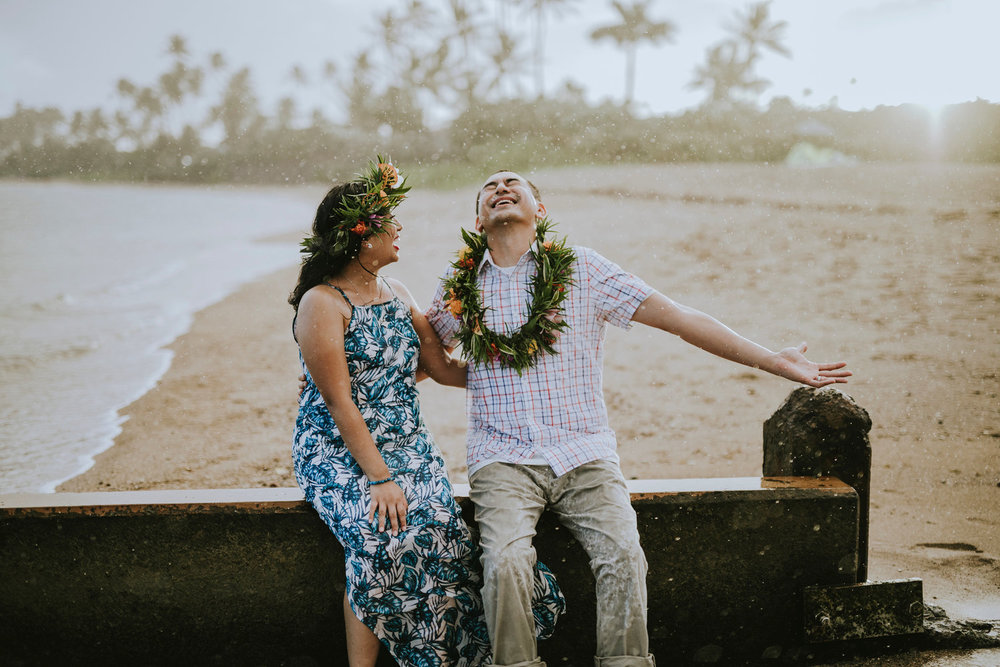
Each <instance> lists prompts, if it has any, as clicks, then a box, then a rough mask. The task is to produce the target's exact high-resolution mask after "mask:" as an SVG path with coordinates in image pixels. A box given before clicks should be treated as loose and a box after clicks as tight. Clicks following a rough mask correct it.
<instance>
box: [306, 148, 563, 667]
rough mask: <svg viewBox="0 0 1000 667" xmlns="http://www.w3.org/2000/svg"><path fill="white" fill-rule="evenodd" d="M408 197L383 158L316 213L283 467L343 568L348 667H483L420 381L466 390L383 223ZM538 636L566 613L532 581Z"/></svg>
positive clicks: (463, 555)
mask: <svg viewBox="0 0 1000 667" xmlns="http://www.w3.org/2000/svg"><path fill="white" fill-rule="evenodd" d="M407 190H408V188H406V187H405V185H404V183H403V182H402V181H400V179H399V175H398V173H397V171H396V169H395V168H394V167H393V166H392V165H391V164H389V163H385V162H383V161H382V159H381V158H379V160H378V162H377V163H371V164H370V165H369V168H368V170H367V171H366V172H365V173H364V174H362V175H361V176H360V177H359V178H358V179H357V180H355V181H352V182H349V183H346V184H342V185H337V186H334V187H333V188H332V189H331V190H330V191H329V192H328V193H327V195H326V197H325V198H324V199H323V201H322V202H321V203H320V205H319V207H318V209H317V211H316V219H315V221H314V223H313V235H312V236H310V237H308V238H307V239H305V240H304V241H303V244H302V245H303V252H304V253H305V255H306V256H305V258H304V260H303V263H302V268H301V271H300V275H299V282H298V285H297V286H296V287H295V290H294V291H293V292H292V295H291V296H290V298H289V302H290V303H291V304H292V306H294V307H295V309H296V316H295V320H294V321H293V332H294V334H295V338H296V341H297V342H298V344H299V350H300V357H301V359H302V362H303V367H304V370H305V378H306V384H305V390H304V391H303V393H302V395H301V397H300V400H299V415H298V419H297V420H296V425H295V426H296V428H295V437H294V442H293V446H292V456H293V460H294V463H295V475H296V479H297V480H298V483H299V486H300V487H302V489H303V491H304V493H305V497H306V500H307V501H308V502H309V503H311V504H312V505H313V507H315V508H316V511H317V512H318V513H319V515H320V517H321V518H322V519H323V520H324V521H325V522H326V524H327V525H328V526H329V527H330V529H331V530H332V531H333V532H334V533H335V534H336V536H337V539H338V540H339V541H340V543H341V544H342V545H343V547H344V553H345V556H346V561H347V562H346V572H347V576H346V578H347V591H346V593H345V596H344V618H345V624H346V631H347V648H348V659H349V661H350V664H351V665H352V667H360V666H365V665H368V666H370V665H374V664H375V661H376V658H377V656H378V652H379V643H380V641H381V643H384V644H385V645H386V647H387V648H388V649H389V652H390V653H391V654H392V656H393V658H394V659H395V660H396V661H397V662H398V663H400V664H402V665H410V664H419V665H479V664H482V663H485V662H487V661H488V659H489V657H490V649H489V638H488V635H487V631H486V626H485V622H484V620H483V614H482V602H481V599H480V597H479V584H480V575H479V573H478V571H477V569H476V568H477V567H478V561H477V559H478V554H477V550H476V546H475V543H474V542H473V541H472V539H471V537H470V534H469V529H468V527H467V526H466V524H465V522H464V521H463V520H462V516H461V510H460V509H459V507H458V505H457V504H456V502H455V499H454V497H453V492H452V487H451V484H450V482H449V481H448V476H447V469H446V467H445V464H444V461H443V460H442V458H441V455H440V452H439V451H438V449H437V447H436V445H435V444H434V441H433V439H432V438H431V436H430V434H429V433H428V431H427V429H426V427H425V426H424V423H423V420H422V419H421V416H420V410H419V404H418V400H417V398H418V397H417V389H416V381H417V373H418V372H420V373H421V374H426V375H428V376H430V377H431V378H433V379H434V380H436V381H437V382H440V383H443V384H448V385H452V386H457V387H464V386H465V369H464V367H461V366H460V365H459V364H458V362H457V361H455V360H453V359H452V358H451V357H450V356H449V355H448V354H447V352H446V351H445V350H444V349H443V348H442V346H441V343H440V341H439V339H438V337H437V336H436V334H435V333H434V331H433V330H432V329H431V327H430V325H429V323H428V322H427V320H426V319H425V318H424V316H423V314H422V313H421V312H420V310H419V308H417V306H416V304H415V303H414V301H413V298H412V297H411V296H410V293H409V292H408V291H407V289H406V287H404V286H403V284H402V283H400V282H399V281H396V280H393V279H388V278H384V277H382V276H380V275H379V272H380V270H381V269H382V268H383V267H385V266H387V265H388V264H391V263H393V262H395V261H397V260H398V258H399V254H398V253H399V246H398V240H399V233H400V231H401V230H402V225H400V224H399V223H398V222H397V221H396V220H395V218H394V217H393V215H392V210H393V209H394V208H395V207H396V206H397V205H398V204H399V203H400V202H401V201H402V199H403V198H404V196H405V193H406V191H407ZM536 592H537V597H538V602H537V603H536V625H538V626H539V628H538V630H539V636H546V635H547V634H550V633H551V631H552V624H554V622H555V618H556V617H557V616H558V614H559V613H560V612H561V611H562V608H563V606H564V602H563V600H562V597H561V594H560V593H559V592H558V588H557V587H556V585H555V581H554V580H553V579H552V577H551V574H549V573H548V571H547V570H545V569H544V568H543V567H542V568H540V569H539V570H538V572H536Z"/></svg>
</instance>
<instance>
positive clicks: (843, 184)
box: [59, 165, 1000, 619]
mask: <svg viewBox="0 0 1000 667" xmlns="http://www.w3.org/2000/svg"><path fill="white" fill-rule="evenodd" d="M531 177H532V180H534V181H535V182H536V183H537V184H538V185H540V186H541V187H542V191H543V194H545V193H548V192H552V193H554V194H552V195H548V194H545V201H546V204H547V206H548V208H549V210H550V211H551V212H552V214H553V217H554V219H555V220H556V221H557V222H560V223H561V224H560V226H559V227H558V228H557V233H558V234H559V235H560V236H561V235H568V236H569V237H570V239H571V242H573V243H579V244H581V245H588V246H591V247H594V248H597V249H598V250H599V251H600V252H602V254H605V256H607V257H609V258H610V259H612V260H614V261H616V262H618V263H619V264H621V265H622V266H624V267H626V268H628V269H629V270H632V271H634V272H635V273H637V274H639V275H640V276H642V277H643V278H644V279H645V280H646V281H647V282H649V283H650V284H651V285H653V286H654V287H656V288H658V289H660V290H661V291H664V292H665V293H667V294H668V295H669V296H671V297H673V298H676V299H677V300H678V301H680V302H682V303H686V304H689V305H692V306H694V307H697V308H699V309H702V310H705V311H706V312H708V313H710V314H713V315H715V316H717V317H718V318H719V319H721V320H722V321H723V322H725V323H726V324H728V325H730V326H731V327H732V328H734V329H735V330H737V331H739V332H741V333H743V334H744V335H746V336H748V337H750V338H752V339H754V340H758V341H760V342H762V343H764V344H765V345H767V346H769V347H772V349H775V348H776V347H778V346H784V345H790V344H797V343H798V342H799V341H800V340H802V339H803V338H804V339H806V340H808V342H809V348H810V352H809V356H810V358H813V359H815V360H817V361H827V360H835V359H839V358H846V359H847V360H848V361H849V362H850V367H851V368H852V370H854V372H855V377H854V378H852V381H851V382H850V383H849V384H847V385H841V387H840V388H842V390H843V391H844V392H845V393H847V394H849V395H851V396H852V397H854V398H855V400H856V401H857V402H858V404H859V405H861V406H862V407H863V408H865V409H866V410H868V411H869V414H870V415H871V417H872V420H873V423H874V426H873V429H872V432H871V434H870V437H871V441H872V449H873V463H872V477H873V480H872V504H871V549H870V555H869V570H870V577H871V578H872V579H873V580H886V579H899V578H908V577H919V578H921V579H923V580H924V593H925V600H926V602H928V603H930V604H936V605H939V606H942V607H943V608H944V609H945V610H946V611H947V612H948V613H949V614H950V615H952V616H953V617H962V616H971V617H977V618H987V619H992V618H1000V574H998V571H1000V568H998V565H997V564H998V562H1000V530H998V529H997V527H998V526H1000V521H998V520H997V518H996V517H995V509H996V507H997V506H998V503H1000V486H998V485H1000V470H998V468H1000V466H998V464H997V458H998V456H997V451H998V450H997V447H998V446H1000V440H998V438H1000V415H998V411H997V410H996V407H995V406H996V395H997V391H998V388H1000V382H998V378H997V375H996V373H995V369H996V368H998V367H1000V350H998V349H997V346H996V345H995V344H993V345H988V344H987V345H986V346H985V348H984V347H983V346H982V345H980V346H979V347H977V346H976V341H989V340H991V339H990V338H989V335H990V334H989V331H990V330H991V327H994V328H995V327H996V326H997V323H998V322H1000V288H998V283H997V278H996V270H995V267H996V262H998V261H1000V257H997V256H996V253H995V250H992V248H993V246H994V245H995V238H996V231H997V229H998V228H1000V203H998V202H996V201H994V200H991V199H990V196H989V194H988V192H989V188H988V185H989V183H995V182H997V181H996V179H998V178H1000V168H992V169H982V168H974V167H968V168H966V167H954V166H949V165H940V166H936V167H935V166H925V165H910V166H904V167H900V166H898V165H893V166H886V165H865V166H861V167H853V168H843V169H841V168H837V169H827V170H822V171H817V170H813V171H810V170H798V171H796V170H790V169H787V168H779V167H772V168H767V167H760V166H755V165H686V166H685V165H667V166H662V167H622V168H618V169H615V170H593V169H579V170H564V171H554V172H545V173H543V174H540V175H535V174H532V175H531ZM817 179H821V180H822V184H821V185H822V187H817V184H816V181H817ZM619 193H621V194H623V195H624V196H619ZM303 196H304V195H303ZM466 199H469V192H467V191H459V192H450V191H449V192H435V191H425V192H414V193H413V194H412V197H411V199H410V200H408V202H407V204H406V205H405V208H403V209H401V216H403V220H404V225H405V229H404V231H403V243H404V245H403V260H402V261H401V262H400V263H399V264H398V265H394V266H393V267H391V269H390V270H388V271H387V274H388V275H393V276H395V277H398V278H401V279H402V280H403V281H404V282H405V283H406V284H407V285H408V286H409V287H410V290H411V292H413V294H414V296H415V297H416V298H417V300H418V302H419V303H421V305H423V306H426V304H427V302H428V301H429V299H430V296H431V294H432V293H433V287H434V284H435V282H436V276H437V274H438V273H439V272H440V271H441V270H443V268H444V267H445V266H446V264H447V262H448V261H449V259H450V253H451V252H453V251H454V249H455V247H457V242H458V241H457V229H458V227H459V226H465V227H466V228H469V227H471V220H470V219H469V218H470V217H471V215H470V214H471V205H468V203H467V202H465V200H466ZM463 203H466V204H467V205H465V206H464V207H463V205H462V204H463ZM466 209H470V210H469V211H466ZM442 211H446V212H447V215H442V214H441V212H442ZM661 218H662V219H666V220H670V221H671V224H670V225H652V226H650V225H648V224H647V225H645V226H641V227H639V228H640V229H642V230H643V232H644V233H645V235H646V237H645V238H644V239H643V242H641V243H636V241H635V240H634V238H630V237H629V235H628V234H627V233H624V232H627V230H628V229H629V228H628V227H619V226H617V225H619V224H622V221H633V220H636V221H642V220H656V219H661ZM607 220H613V221H616V223H615V224H616V226H615V227H614V228H612V230H613V233H609V229H608V226H607V223H606V222H605V221H607ZM626 224H627V223H626ZM746 230H751V232H752V233H747V231H746ZM296 240H297V239H296ZM649 248H654V249H657V250H658V249H659V248H663V251H662V254H663V257H662V258H661V257H657V253H655V252H654V253H651V252H650V249H649ZM658 252H659V250H658ZM956 267H957V268H956ZM296 271H297V267H289V268H286V269H282V270H279V271H277V272H274V273H271V274H270V275H268V276H265V277H264V278H261V279H258V280H255V281H253V282H251V283H247V284H244V285H243V286H241V287H240V288H239V289H238V290H237V291H236V292H234V293H232V294H230V295H229V296H228V297H226V298H224V299H223V300H222V301H220V302H218V303H216V304H214V305H212V306H209V307H208V308H206V309H204V310H202V311H200V312H198V313H197V314H196V315H195V317H194V322H193V323H192V326H191V327H190V329H189V331H188V332H187V333H185V334H184V335H182V336H181V337H179V338H178V339H176V340H175V341H174V343H172V344H171V345H170V346H168V348H169V349H170V350H172V351H173V352H174V358H173V361H172V363H171V365H170V368H169V369H168V370H167V372H166V374H165V375H164V376H163V377H162V378H161V380H160V382H159V383H158V384H157V386H156V387H155V388H154V389H152V390H151V391H149V392H148V393H147V394H145V395H144V396H142V397H141V398H140V399H138V400H137V401H135V402H133V403H132V404H130V405H129V406H127V407H126V408H125V409H124V410H122V411H121V414H122V415H123V416H126V417H127V419H126V421H125V422H124V423H123V424H122V432H121V433H120V434H119V435H118V437H117V438H116V439H115V443H114V445H113V446H112V447H111V448H109V449H108V450H106V451H105V452H103V453H102V454H100V455H98V456H97V457H95V458H96V460H95V464H94V466H93V467H91V468H90V469H89V470H88V471H87V472H85V473H84V474H82V475H80V476H78V477H75V478H73V479H70V480H68V481H66V482H64V483H63V484H61V485H60V486H59V490H60V491H94V490H128V489H160V488H238V487H254V486H279V487H280V486H288V487H291V486H295V481H294V478H293V475H292V472H291V459H290V440H291V432H292V428H293V424H294V417H295V392H296V377H297V376H298V374H299V365H298V358H297V352H296V348H295V344H294V341H293V340H292V337H291V316H292V312H291V308H290V307H289V306H288V305H287V303H285V298H286V296H287V293H288V291H290V289H291V287H292V285H293V283H294V280H295V275H296ZM945 296H947V297H948V298H944V297H945ZM939 297H940V298H941V302H940V303H938V299H939ZM762 314H763V315H764V317H762ZM991 369H993V370H992V371H991ZM793 388H794V385H791V384H789V383H786V382H784V381H781V380H778V379H775V378H772V377H770V376H765V375H764V374H762V373H757V372H754V371H752V370H750V369H744V368H742V367H738V366H734V365H732V364H730V363H728V362H723V361H720V360H716V359H714V358H712V357H709V356H708V355H705V354H704V353H702V352H700V351H697V350H693V349H692V348H690V346H687V345H686V344H683V343H680V342H679V341H676V340H673V339H670V338H669V337H667V336H666V335H664V334H662V333H661V332H652V331H651V330H648V329H645V328H640V327H634V328H633V330H632V331H630V332H622V331H618V330H616V329H611V330H609V332H608V337H607V343H606V358H605V378H604V391H605V397H606V402H607V404H608V409H609V413H610V414H611V420H612V428H613V429H614V430H615V431H616V432H617V434H618V441H619V455H620V457H621V460H622V468H623V471H624V472H625V475H626V477H629V478H637V477H640V476H641V477H643V478H685V477H698V478H707V477H746V476H759V474H760V462H761V461H760V459H761V452H760V444H759V443H760V441H761V428H762V424H763V421H764V420H765V419H766V418H767V417H768V416H770V414H771V413H772V412H773V411H774V410H776V409H777V408H778V407H779V406H780V404H781V403H782V401H783V399H784V397H785V396H787V394H788V393H789V392H790V391H791V390H792V389H793ZM420 390H421V404H422V408H423V413H424V417H425V420H426V421H427V423H428V427H429V428H430V430H431V432H432V433H433V434H434V436H435V439H436V441H437V442H438V445H439V446H440V448H441V450H442V453H443V454H444V456H445V459H446V461H447V462H448V464H449V470H450V472H451V475H452V480H453V481H454V482H464V481H465V479H464V476H465V465H464V431H465V417H464V409H462V408H459V407H458V406H460V405H461V406H464V402H463V401H462V399H461V396H462V395H461V394H460V393H459V390H456V389H451V388H445V387H439V386H435V385H433V384H431V383H430V382H429V381H427V382H422V383H421V384H420Z"/></svg>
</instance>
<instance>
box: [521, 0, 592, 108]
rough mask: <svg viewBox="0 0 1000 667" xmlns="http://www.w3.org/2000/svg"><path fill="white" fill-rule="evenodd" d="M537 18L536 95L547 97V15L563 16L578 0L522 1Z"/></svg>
mask: <svg viewBox="0 0 1000 667" xmlns="http://www.w3.org/2000/svg"><path fill="white" fill-rule="evenodd" d="M520 2H522V3H524V4H526V5H528V9H529V10H530V11H531V13H532V14H534V16H535V95H537V96H538V97H544V96H545V27H546V26H545V15H546V14H547V13H549V12H552V13H553V14H561V13H562V12H563V11H565V10H567V9H572V7H571V5H572V4H573V3H575V2H578V0H520Z"/></svg>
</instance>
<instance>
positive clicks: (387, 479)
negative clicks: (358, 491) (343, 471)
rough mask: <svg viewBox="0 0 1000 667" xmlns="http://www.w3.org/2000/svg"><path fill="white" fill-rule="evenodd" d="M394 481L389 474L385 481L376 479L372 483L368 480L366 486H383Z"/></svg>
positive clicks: (393, 477)
mask: <svg viewBox="0 0 1000 667" xmlns="http://www.w3.org/2000/svg"><path fill="white" fill-rule="evenodd" d="M395 479H396V476H395V475H394V474H392V473H391V472H390V473H389V476H388V477H386V478H385V479H378V480H375V481H374V482H373V481H372V480H368V486H378V485H379V484H385V483H386V482H392V481H395Z"/></svg>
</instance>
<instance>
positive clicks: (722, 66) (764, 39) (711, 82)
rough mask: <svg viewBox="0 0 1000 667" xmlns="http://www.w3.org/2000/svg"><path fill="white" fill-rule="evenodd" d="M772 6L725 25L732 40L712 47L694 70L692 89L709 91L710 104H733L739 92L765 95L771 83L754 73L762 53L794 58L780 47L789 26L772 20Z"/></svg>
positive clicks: (752, 9) (754, 7) (766, 4)
mask: <svg viewBox="0 0 1000 667" xmlns="http://www.w3.org/2000/svg"><path fill="white" fill-rule="evenodd" d="M770 4H771V3H770V0H767V1H766V2H758V3H757V4H755V5H751V6H749V7H747V10H746V14H742V13H740V12H739V11H737V12H736V15H735V19H736V20H735V22H731V23H728V24H725V25H724V27H725V28H726V30H727V31H728V32H729V33H731V35H730V37H729V38H728V39H725V40H723V41H722V42H720V43H719V44H716V45H715V46H713V47H711V48H710V49H709V51H708V55H707V59H706V63H705V64H704V65H701V66H699V67H698V68H697V69H696V70H695V77H694V79H693V80H692V81H691V83H690V84H689V86H690V87H691V88H695V89H697V88H704V89H706V90H708V92H709V97H708V100H707V102H708V104H710V105H713V106H719V105H726V104H731V103H732V102H734V101H735V100H734V97H735V96H737V95H738V94H739V93H740V92H743V93H746V94H747V96H748V97H750V98H752V99H756V97H757V96H759V95H760V94H761V93H762V92H764V90H765V89H767V87H768V86H769V85H771V82H770V81H768V80H767V79H763V78H761V77H759V76H757V75H756V73H755V72H754V67H755V66H756V64H757V61H758V60H759V59H760V57H761V55H762V54H761V51H762V50H763V49H767V50H769V51H774V52H775V53H777V54H779V55H782V56H785V57H786V58H790V57H791V55H792V54H791V52H790V51H789V50H788V49H787V48H786V47H785V45H784V44H782V43H781V42H782V40H783V39H784V31H785V28H787V27H788V23H787V22H786V21H772V20H771V18H770Z"/></svg>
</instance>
